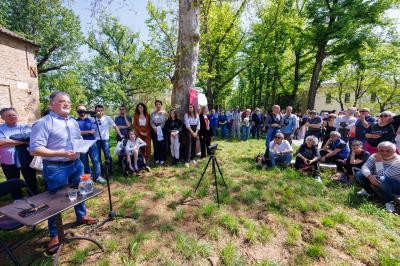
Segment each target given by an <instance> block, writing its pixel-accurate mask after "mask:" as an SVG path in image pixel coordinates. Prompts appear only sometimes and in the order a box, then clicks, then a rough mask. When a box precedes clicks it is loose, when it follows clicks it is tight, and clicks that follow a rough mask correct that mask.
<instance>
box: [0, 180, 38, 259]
mask: <svg viewBox="0 0 400 266" xmlns="http://www.w3.org/2000/svg"><path fill="white" fill-rule="evenodd" d="M22 188H26V189H27V190H28V194H29V195H30V196H32V195H33V194H32V191H31V190H30V189H29V187H28V186H27V185H26V183H25V182H24V181H23V180H21V179H17V178H14V179H10V180H7V181H5V182H1V183H0V197H2V196H5V195H7V194H11V192H13V191H15V190H19V189H22ZM23 226H24V225H23V224H21V223H19V222H17V221H15V220H13V219H11V218H8V217H7V216H4V215H2V216H1V215H0V231H14V230H17V229H19V228H21V227H23ZM23 242H24V241H22V243H23ZM22 243H21V241H19V242H18V244H14V245H7V244H6V243H4V242H3V241H2V240H1V239H0V248H1V250H0V252H3V251H5V252H6V253H7V255H8V257H9V258H10V259H11V261H12V262H13V263H14V265H20V264H19V263H18V261H17V259H16V258H15V256H14V255H13V254H12V250H13V249H16V248H17V247H18V246H19V245H21V244H22Z"/></svg>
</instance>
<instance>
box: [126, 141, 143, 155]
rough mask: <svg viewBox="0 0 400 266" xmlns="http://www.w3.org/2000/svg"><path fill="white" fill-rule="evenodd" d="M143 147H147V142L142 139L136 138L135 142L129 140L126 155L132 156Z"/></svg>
mask: <svg viewBox="0 0 400 266" xmlns="http://www.w3.org/2000/svg"><path fill="white" fill-rule="evenodd" d="M142 146H146V142H144V141H143V140H142V139H141V138H136V140H135V141H132V140H130V139H128V141H127V142H126V146H125V153H126V154H128V155H132V154H133V151H134V150H136V149H139V148H140V147H142Z"/></svg>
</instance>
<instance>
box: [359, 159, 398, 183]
mask: <svg viewBox="0 0 400 266" xmlns="http://www.w3.org/2000/svg"><path fill="white" fill-rule="evenodd" d="M361 172H362V173H363V175H364V176H366V177H367V176H369V175H376V176H385V177H390V178H393V179H397V180H399V181H400V155H398V154H396V157H394V159H392V160H389V161H383V162H377V161H375V156H374V155H372V156H371V157H369V159H368V160H367V161H366V162H365V164H364V165H363V166H362V168H361Z"/></svg>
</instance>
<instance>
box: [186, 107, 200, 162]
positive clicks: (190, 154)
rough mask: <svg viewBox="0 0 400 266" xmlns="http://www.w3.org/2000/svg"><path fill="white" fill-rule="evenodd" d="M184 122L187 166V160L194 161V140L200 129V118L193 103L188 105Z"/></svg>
mask: <svg viewBox="0 0 400 266" xmlns="http://www.w3.org/2000/svg"><path fill="white" fill-rule="evenodd" d="M184 123H185V127H186V131H187V145H186V163H185V165H186V167H189V161H190V160H192V162H193V163H194V164H196V161H195V160H194V157H195V155H196V141H197V138H198V137H199V130H200V119H199V115H198V114H197V113H196V109H195V108H194V106H193V105H191V104H190V105H189V110H188V112H187V113H186V114H185V118H184Z"/></svg>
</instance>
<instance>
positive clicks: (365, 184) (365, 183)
mask: <svg viewBox="0 0 400 266" xmlns="http://www.w3.org/2000/svg"><path fill="white" fill-rule="evenodd" d="M355 178H356V181H357V183H358V184H359V185H360V186H361V187H362V188H363V189H364V190H365V191H367V192H368V193H369V194H375V191H374V190H373V189H372V188H371V186H372V185H371V182H370V181H369V179H368V178H366V177H365V176H364V175H363V174H362V173H361V172H357V173H356V176H355Z"/></svg>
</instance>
